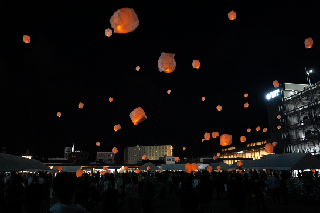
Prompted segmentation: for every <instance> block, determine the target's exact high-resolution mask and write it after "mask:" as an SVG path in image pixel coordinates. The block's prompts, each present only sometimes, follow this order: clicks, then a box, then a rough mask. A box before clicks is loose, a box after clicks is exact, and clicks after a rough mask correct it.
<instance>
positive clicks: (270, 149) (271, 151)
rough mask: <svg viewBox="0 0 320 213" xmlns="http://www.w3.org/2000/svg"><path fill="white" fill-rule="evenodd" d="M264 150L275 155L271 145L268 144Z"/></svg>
mask: <svg viewBox="0 0 320 213" xmlns="http://www.w3.org/2000/svg"><path fill="white" fill-rule="evenodd" d="M264 148H265V151H266V152H267V153H273V146H272V144H271V143H267V144H266V145H265V147H264Z"/></svg>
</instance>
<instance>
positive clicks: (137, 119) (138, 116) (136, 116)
mask: <svg viewBox="0 0 320 213" xmlns="http://www.w3.org/2000/svg"><path fill="white" fill-rule="evenodd" d="M130 118H131V120H132V123H133V124H134V125H138V124H139V123H141V122H142V121H144V120H145V119H147V116H146V114H145V112H144V111H143V109H142V108H141V107H138V108H135V109H134V110H133V111H132V112H131V113H130Z"/></svg>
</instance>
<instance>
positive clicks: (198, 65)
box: [192, 60, 200, 69]
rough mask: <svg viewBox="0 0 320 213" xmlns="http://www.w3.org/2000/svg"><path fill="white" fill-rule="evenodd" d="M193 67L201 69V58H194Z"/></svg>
mask: <svg viewBox="0 0 320 213" xmlns="http://www.w3.org/2000/svg"><path fill="white" fill-rule="evenodd" d="M192 67H193V68H196V69H199V67H200V61H199V60H193V62H192Z"/></svg>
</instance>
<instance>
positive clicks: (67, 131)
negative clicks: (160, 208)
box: [0, 1, 320, 159]
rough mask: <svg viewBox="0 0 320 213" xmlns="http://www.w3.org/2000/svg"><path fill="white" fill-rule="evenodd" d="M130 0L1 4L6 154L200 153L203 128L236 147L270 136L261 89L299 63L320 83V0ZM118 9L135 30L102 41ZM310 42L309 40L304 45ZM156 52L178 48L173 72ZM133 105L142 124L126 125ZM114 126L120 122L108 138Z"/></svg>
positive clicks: (289, 76)
mask: <svg viewBox="0 0 320 213" xmlns="http://www.w3.org/2000/svg"><path fill="white" fill-rule="evenodd" d="M8 2H9V1H8ZM103 2H105V3H103ZM112 2H114V3H112ZM117 2H121V3H117ZM132 2H133V1H130V2H129V3H124V1H97V2H96V1H95V3H92V1H67V2H66V1H64V2H63V3H58V2H56V1H42V2H41V3H39V2H37V3H36V4H35V3H32V2H31V3H25V4H16V3H15V2H12V3H4V2H1V3H0V8H1V9H0V13H1V14H2V15H1V16H2V18H1V22H0V27H1V41H0V42H1V51H0V53H1V55H0V69H1V73H0V88H1V101H0V104H1V105H0V107H1V125H2V127H1V134H0V138H1V140H0V145H1V147H2V146H3V145H5V146H6V147H7V153H11V154H16V155H21V154H22V153H24V152H25V151H26V149H27V148H28V149H29V150H30V151H31V153H33V154H34V153H36V154H38V155H39V156H43V157H62V155H63V147H65V146H72V143H74V144H75V147H76V149H77V150H78V149H79V150H82V151H87V152H89V153H90V157H91V159H94V158H95V153H96V152H97V151H111V149H112V147H113V146H116V147H118V150H119V154H120V156H121V158H123V157H122V156H123V149H124V148H125V147H127V146H135V145H137V144H140V145H153V144H158V145H160V144H165V145H167V144H168V145H173V147H174V151H173V154H174V155H175V156H180V157H183V156H184V155H188V154H189V152H190V151H192V152H193V155H194V156H202V155H208V154H211V153H212V152H213V151H214V145H215V144H218V143H219V139H210V140H209V141H204V142H203V143H202V142H201V139H202V138H203V137H204V133H205V132H210V133H211V132H213V131H218V132H219V133H220V135H221V134H231V135H232V136H233V143H234V144H239V143H240V141H239V139H240V136H241V135H245V136H246V137H247V140H248V141H253V140H260V139H261V140H262V139H267V138H269V133H268V132H267V133H263V132H262V131H260V132H258V133H257V132H256V131H254V129H255V128H256V127H257V126H260V127H261V129H262V128H264V127H267V128H269V126H268V120H267V106H266V99H265V95H266V93H268V92H271V91H273V90H274V87H273V85H272V82H273V81H274V80H278V81H279V83H307V81H306V74H305V72H304V67H305V66H306V67H307V68H308V69H313V70H314V72H315V73H314V74H312V76H311V82H313V83H314V82H316V81H318V80H319V72H320V69H319V67H320V66H319V65H320V64H319V55H320V54H319V53H320V52H319V47H318V45H319V43H320V42H319V40H320V36H319V23H320V16H319V11H320V2H319V1H288V2H290V3H288V2H287V1H273V2H272V3H270V1H264V2H265V3H260V2H261V1H259V3H258V2H255V3H253V1H250V3H244V2H240V1H227V2H226V1H167V2H166V1H134V2H139V3H132ZM123 7H129V8H133V9H134V10H135V12H136V13H137V16H138V18H139V21H140V25H139V26H138V28H137V29H136V30H135V31H133V32H131V33H128V34H115V33H113V35H112V36H111V37H109V38H108V37H106V36H104V30H105V29H107V28H111V25H110V21H109V20H110V17H111V16H112V15H113V13H114V12H115V11H116V10H118V9H120V8H123ZM231 10H234V11H235V12H236V13H237V19H236V20H234V21H230V20H229V19H228V15H227V14H228V13H229V12H230V11H231ZM23 35H29V36H30V37H31V43H30V44H25V43H23V42H22V36H23ZM309 37H312V39H313V41H314V46H313V47H312V48H311V49H306V48H305V47H304V40H305V39H306V38H309ZM162 52H166V53H174V54H175V60H176V64H177V66H176V69H175V71H174V72H173V73H170V74H166V73H163V72H159V69H158V59H159V57H160V55H161V53H162ZM194 59H197V60H200V63H201V65H200V69H199V70H197V69H194V68H192V61H193V60H194ZM136 66H140V67H141V69H140V71H139V72H137V71H136V70H135V67H136ZM168 89H170V90H172V92H171V94H170V95H168V94H167V93H166V91H167V90H168ZM244 93H248V94H249V97H248V98H247V99H245V98H244V97H243V94H244ZM110 96H111V97H113V98H114V101H113V102H112V103H110V102H109V101H108V99H109V97H110ZM203 96H205V97H206V100H205V101H204V102H202V101H201V97H203ZM246 101H248V102H249V105H250V106H249V108H248V109H244V107H243V104H244V103H245V102H246ZM79 102H82V103H84V108H83V109H79V108H78V104H79ZM217 105H222V106H223V109H222V111H221V112H218V111H217V110H216V106H217ZM139 106H140V107H142V108H143V109H144V111H145V113H146V115H147V117H148V119H147V120H145V121H143V122H142V123H141V124H139V125H137V126H134V125H133V123H132V122H131V120H130V117H129V114H130V112H131V111H132V110H133V109H135V108H137V107H139ZM58 111H60V112H61V113H62V116H61V117H60V118H59V117H57V116H56V114H57V112H58ZM158 112H159V114H158ZM157 116H158V120H157ZM156 120H157V121H156ZM116 124H120V125H121V127H122V129H121V130H120V131H118V132H116V133H115V132H114V130H113V126H114V125H116ZM248 126H249V127H250V128H251V129H252V130H253V131H252V132H251V133H247V132H246V129H247V128H248ZM97 141H99V142H101V146H100V147H96V146H95V143H96V142H97ZM183 146H185V147H186V148H187V150H186V151H184V152H182V147H183Z"/></svg>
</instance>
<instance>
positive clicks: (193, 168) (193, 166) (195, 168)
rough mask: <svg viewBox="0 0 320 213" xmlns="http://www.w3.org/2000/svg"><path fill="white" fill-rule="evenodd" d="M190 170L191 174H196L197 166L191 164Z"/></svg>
mask: <svg viewBox="0 0 320 213" xmlns="http://www.w3.org/2000/svg"><path fill="white" fill-rule="evenodd" d="M191 170H192V171H193V172H196V171H197V170H198V165H197V164H196V163H192V164H191Z"/></svg>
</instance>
